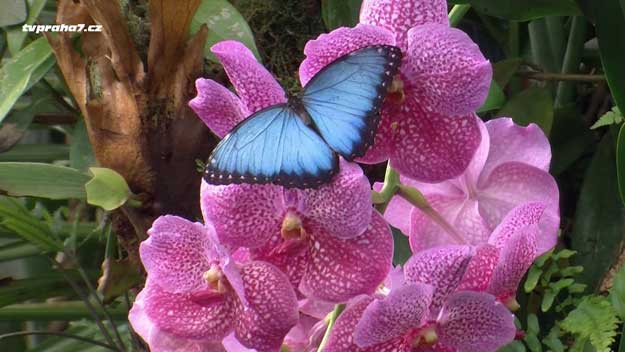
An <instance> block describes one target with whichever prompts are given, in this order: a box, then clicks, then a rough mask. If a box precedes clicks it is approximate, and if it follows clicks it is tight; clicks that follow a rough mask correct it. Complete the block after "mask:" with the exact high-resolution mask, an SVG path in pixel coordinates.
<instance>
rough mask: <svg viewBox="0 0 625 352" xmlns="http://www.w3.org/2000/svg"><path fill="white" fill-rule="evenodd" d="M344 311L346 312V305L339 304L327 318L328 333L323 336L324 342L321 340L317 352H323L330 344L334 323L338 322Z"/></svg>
mask: <svg viewBox="0 0 625 352" xmlns="http://www.w3.org/2000/svg"><path fill="white" fill-rule="evenodd" d="M343 310H345V304H337V305H336V306H334V310H333V311H332V312H331V313H330V315H329V316H328V318H326V319H328V327H327V328H326V333H325V334H324V335H323V340H321V343H320V344H319V348H317V352H322V351H323V349H324V348H325V347H326V345H327V344H328V341H329V340H330V334H331V333H332V328H333V327H334V323H335V322H336V319H337V318H338V317H339V315H341V313H343Z"/></svg>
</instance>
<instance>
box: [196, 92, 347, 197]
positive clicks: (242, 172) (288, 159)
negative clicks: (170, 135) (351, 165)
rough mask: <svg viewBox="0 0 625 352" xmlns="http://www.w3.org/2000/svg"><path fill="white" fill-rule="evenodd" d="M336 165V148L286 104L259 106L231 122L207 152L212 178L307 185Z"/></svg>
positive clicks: (330, 173) (209, 177) (207, 173)
mask: <svg viewBox="0 0 625 352" xmlns="http://www.w3.org/2000/svg"><path fill="white" fill-rule="evenodd" d="M337 170H338V158H337V156H336V154H335V153H334V152H333V151H332V150H331V149H330V148H329V147H328V145H326V144H325V143H324V141H323V140H322V139H321V137H320V136H319V135H318V134H317V133H316V132H315V131H313V130H312V129H311V128H310V127H308V126H306V125H305V124H304V123H303V122H302V120H301V119H300V118H299V117H298V116H297V113H296V112H295V111H293V110H292V109H291V108H290V107H288V106H287V105H285V104H282V105H276V106H272V107H269V108H267V109H264V110H262V111H259V112H257V113H255V114H253V115H252V116H250V117H249V118H247V119H246V120H244V121H243V122H241V123H240V124H239V125H237V127H235V128H234V129H233V130H232V131H231V132H230V133H229V134H228V135H227V136H226V137H224V139H223V140H222V141H221V142H220V143H219V144H218V145H217V147H216V148H215V150H214V151H213V153H212V154H211V157H210V159H209V160H208V163H207V164H206V169H205V172H204V178H205V179H206V181H207V182H209V183H211V184H218V185H220V184H231V183H275V184H279V185H283V186H286V187H299V188H302V187H303V188H309V187H317V186H319V185H321V184H323V183H326V182H328V181H329V180H330V179H331V178H332V176H333V175H334V174H335V173H336V172H337Z"/></svg>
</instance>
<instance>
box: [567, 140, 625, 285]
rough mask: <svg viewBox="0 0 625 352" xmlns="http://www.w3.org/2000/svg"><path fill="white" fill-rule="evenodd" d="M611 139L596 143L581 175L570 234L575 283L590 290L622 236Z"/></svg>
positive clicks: (623, 219) (624, 215) (623, 211)
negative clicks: (578, 270)
mask: <svg viewBox="0 0 625 352" xmlns="http://www.w3.org/2000/svg"><path fill="white" fill-rule="evenodd" d="M615 174H616V167H615V152H614V137H613V136H612V134H610V133H608V134H606V135H605V137H604V138H603V140H602V141H601V142H600V143H599V146H598V149H597V152H596V153H595V155H594V157H593V159H592V161H591V163H590V166H589V168H588V170H587V172H586V174H585V176H584V183H583V184H582V188H581V192H580V196H579V200H578V202H577V209H576V210H575V220H574V222H573V229H572V232H571V234H570V237H571V248H572V249H573V250H576V251H577V254H576V255H575V256H574V257H573V262H574V263H575V264H576V265H581V266H583V267H584V272H583V273H582V274H580V275H579V277H578V279H577V281H578V282H580V283H584V284H587V285H588V286H589V287H590V289H591V290H594V289H595V288H596V287H597V286H598V285H599V283H600V282H601V281H602V280H603V278H604V276H605V274H606V273H607V272H608V270H609V268H610V267H612V265H613V264H614V262H615V260H616V258H617V257H618V255H619V253H620V248H621V245H622V242H623V234H624V233H625V208H624V206H623V203H621V201H620V200H619V199H618V196H617V194H618V185H617V182H616V178H615V177H614V175H615Z"/></svg>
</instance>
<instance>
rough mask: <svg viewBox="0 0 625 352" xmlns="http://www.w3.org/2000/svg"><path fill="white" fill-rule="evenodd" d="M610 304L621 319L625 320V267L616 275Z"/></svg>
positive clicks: (611, 290)
mask: <svg viewBox="0 0 625 352" xmlns="http://www.w3.org/2000/svg"><path fill="white" fill-rule="evenodd" d="M610 302H612V306H613V307H614V309H615V310H616V313H617V314H618V315H619V316H620V317H621V319H625V266H622V267H621V269H620V270H619V271H618V272H617V273H616V275H614V281H613V282H612V288H611V289H610Z"/></svg>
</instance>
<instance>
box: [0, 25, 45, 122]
mask: <svg viewBox="0 0 625 352" xmlns="http://www.w3.org/2000/svg"><path fill="white" fill-rule="evenodd" d="M51 56H52V49H51V48H50V45H49V44H48V41H47V40H46V38H45V37H41V38H39V39H37V40H35V41H33V42H32V43H30V44H28V45H27V46H26V47H24V49H22V50H20V52H19V53H17V55H15V56H14V57H13V58H12V59H10V60H9V61H6V62H5V64H4V65H2V67H1V68H0V82H2V84H1V85H0V122H2V120H4V118H5V117H6V115H7V114H8V113H9V111H10V110H11V108H12V107H13V105H14V104H15V102H16V101H17V99H18V98H19V97H20V96H21V95H22V93H24V91H26V90H27V89H28V87H29V86H32V85H33V84H34V83H35V82H36V81H37V80H39V79H41V77H43V75H44V74H45V72H44V71H46V72H47V70H44V69H45V68H46V67H47V66H49V65H50V60H51V59H50V58H51ZM52 60H53V59H52ZM52 63H54V61H52ZM48 69H49V67H48ZM31 78H32V79H31Z"/></svg>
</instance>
